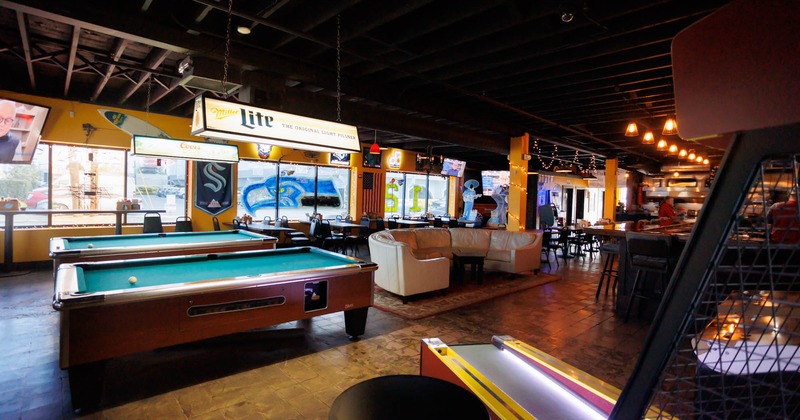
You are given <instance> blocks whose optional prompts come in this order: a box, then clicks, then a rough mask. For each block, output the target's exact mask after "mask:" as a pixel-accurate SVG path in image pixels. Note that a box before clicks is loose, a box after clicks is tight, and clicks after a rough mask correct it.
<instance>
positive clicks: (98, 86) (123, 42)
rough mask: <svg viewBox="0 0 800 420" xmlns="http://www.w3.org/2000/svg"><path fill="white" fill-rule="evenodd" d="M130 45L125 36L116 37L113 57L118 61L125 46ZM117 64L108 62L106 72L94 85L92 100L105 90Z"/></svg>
mask: <svg viewBox="0 0 800 420" xmlns="http://www.w3.org/2000/svg"><path fill="white" fill-rule="evenodd" d="M127 45H128V40H127V39H124V38H116V39H114V46H113V47H112V48H111V59H112V60H113V61H114V62H116V61H118V60H119V58H120V57H121V56H122V52H123V51H125V47H126V46H127ZM115 68H116V65H114V64H113V63H109V64H106V72H105V74H103V75H102V76H101V77H100V79H98V80H97V82H96V83H95V85H94V90H93V91H92V96H91V100H92V102H95V101H97V97H98V96H100V92H102V91H103V88H104V87H105V86H106V83H108V79H110V78H111V75H112V74H113V73H114V69H115Z"/></svg>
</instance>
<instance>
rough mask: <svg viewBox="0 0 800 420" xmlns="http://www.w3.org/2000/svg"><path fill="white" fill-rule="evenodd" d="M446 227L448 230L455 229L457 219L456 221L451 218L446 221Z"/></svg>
mask: <svg viewBox="0 0 800 420" xmlns="http://www.w3.org/2000/svg"><path fill="white" fill-rule="evenodd" d="M447 227H449V228H456V227H458V219H456V218H452V219H450V220H448V221H447Z"/></svg>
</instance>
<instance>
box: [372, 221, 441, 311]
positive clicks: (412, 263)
mask: <svg viewBox="0 0 800 420" xmlns="http://www.w3.org/2000/svg"><path fill="white" fill-rule="evenodd" d="M409 238H411V239H410V240H414V239H413V238H414V236H413V235H411V236H409ZM411 250H412V246H411V244H409V243H406V242H401V241H396V240H395V239H394V237H393V236H392V235H391V234H390V233H389V231H381V232H376V233H374V234H372V235H370V237H369V252H370V257H371V259H372V261H373V262H375V263H377V264H378V270H377V271H375V284H377V285H378V286H380V287H381V288H383V289H385V290H387V291H389V292H391V293H394V294H397V295H400V296H401V298H402V299H403V303H406V301H407V297H408V296H411V295H416V294H419V293H425V292H432V291H435V290H442V289H446V288H448V287H449V286H450V260H449V259H448V258H447V257H436V258H428V259H417V257H415V256H414V254H413V253H412V252H411Z"/></svg>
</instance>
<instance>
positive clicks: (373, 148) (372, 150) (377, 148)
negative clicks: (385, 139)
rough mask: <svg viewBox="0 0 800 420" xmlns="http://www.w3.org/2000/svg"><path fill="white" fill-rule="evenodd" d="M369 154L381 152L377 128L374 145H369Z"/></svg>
mask: <svg viewBox="0 0 800 420" xmlns="http://www.w3.org/2000/svg"><path fill="white" fill-rule="evenodd" d="M369 154H371V155H379V154H381V147H380V146H378V130H375V138H374V139H373V141H372V146H370V147H369Z"/></svg>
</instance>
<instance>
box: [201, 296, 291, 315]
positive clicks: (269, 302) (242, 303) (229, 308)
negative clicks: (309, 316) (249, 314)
mask: <svg viewBox="0 0 800 420" xmlns="http://www.w3.org/2000/svg"><path fill="white" fill-rule="evenodd" d="M284 303H286V297H284V296H271V297H268V298H265V299H254V300H239V301H235V302H225V303H215V304H213V305H198V306H191V307H189V310H188V311H187V312H188V314H189V316H202V315H213V314H221V313H226V312H236V311H248V310H251V309H260V308H266V307H269V306H280V305H283V304H284Z"/></svg>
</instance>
